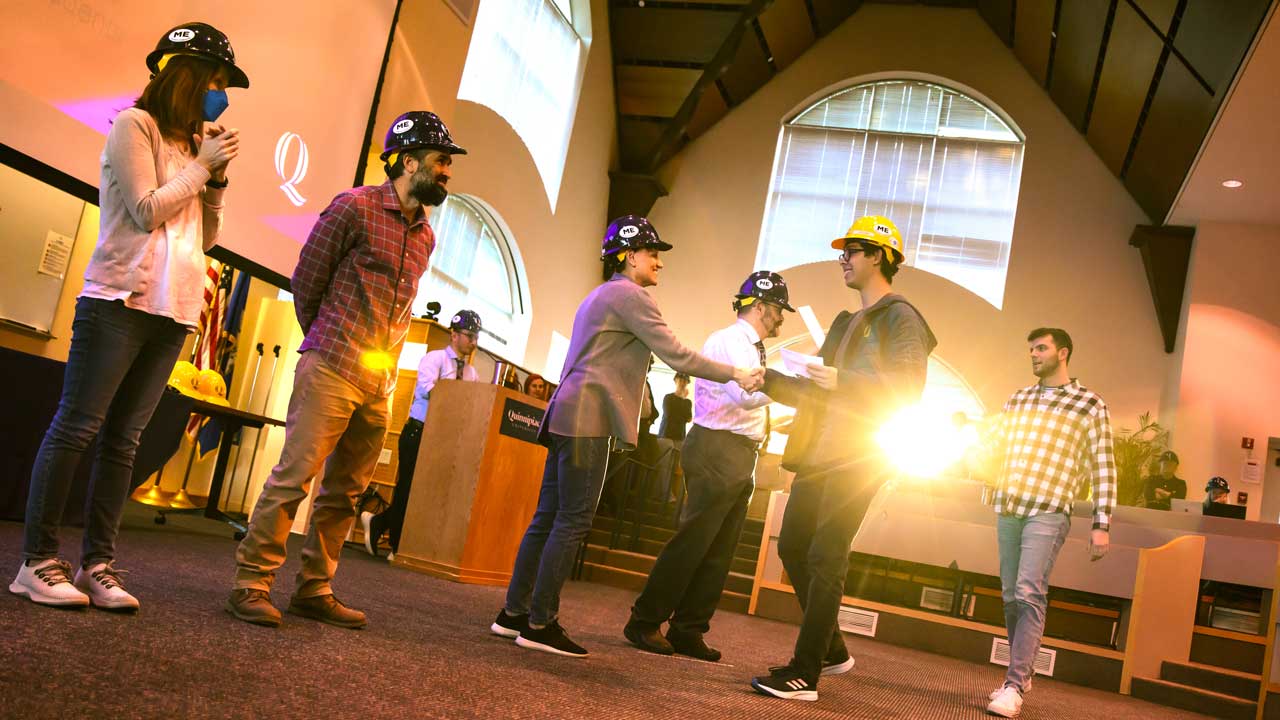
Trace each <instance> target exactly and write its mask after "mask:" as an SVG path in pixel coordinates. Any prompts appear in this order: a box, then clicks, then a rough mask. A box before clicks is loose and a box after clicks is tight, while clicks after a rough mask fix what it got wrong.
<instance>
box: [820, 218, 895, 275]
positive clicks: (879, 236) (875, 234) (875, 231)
mask: <svg viewBox="0 0 1280 720" xmlns="http://www.w3.org/2000/svg"><path fill="white" fill-rule="evenodd" d="M850 240H862V241H864V242H869V243H871V244H872V245H876V246H879V247H882V248H884V250H885V253H887V254H890V255H891V257H892V259H893V261H894V263H900V262H902V261H903V260H904V259H905V258H906V257H907V256H906V254H905V253H903V251H902V233H900V232H898V226H897V225H894V224H893V221H892V220H890V219H889V218H887V217H885V216H883V215H866V216H863V217H860V218H858V219H857V220H854V221H853V224H852V225H850V226H849V230H848V231H847V232H845V234H844V236H843V237H838V238H836V239H835V240H832V241H831V247H833V248H835V249H836V250H843V249H844V246H845V245H847V244H848V243H849V241H850ZM890 250H892V251H893V252H892V253H889V251H890Z"/></svg>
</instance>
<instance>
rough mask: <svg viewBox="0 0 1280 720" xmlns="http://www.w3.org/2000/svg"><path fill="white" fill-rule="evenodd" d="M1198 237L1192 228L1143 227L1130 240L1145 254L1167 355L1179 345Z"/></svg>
mask: <svg viewBox="0 0 1280 720" xmlns="http://www.w3.org/2000/svg"><path fill="white" fill-rule="evenodd" d="M1195 234H1196V231H1195V228H1189V227H1178V226H1174V225H1166V226H1163V227H1155V226H1152V225H1139V226H1137V227H1135V228H1134V229H1133V235H1132V236H1131V237H1130V238H1129V245H1131V246H1132V247H1135V248H1138V252H1140V253H1142V266H1143V268H1144V269H1145V270H1146V272H1147V286H1148V287H1149V288H1150V289H1151V300H1152V302H1154V303H1155V308H1156V321H1157V322H1158V323H1159V325H1160V335H1161V336H1162V337H1163V338H1164V351H1165V352H1166V353H1172V352H1173V348H1174V346H1175V345H1176V344H1177V342H1178V325H1179V324H1180V323H1181V321H1182V298H1183V295H1184V294H1185V293H1186V289H1187V268H1189V267H1190V266H1191V242H1192V239H1193V238H1194V237H1195Z"/></svg>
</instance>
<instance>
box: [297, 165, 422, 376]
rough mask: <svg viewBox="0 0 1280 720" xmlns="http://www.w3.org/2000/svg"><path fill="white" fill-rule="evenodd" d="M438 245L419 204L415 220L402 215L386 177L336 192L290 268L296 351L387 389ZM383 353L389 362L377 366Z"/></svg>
mask: <svg viewBox="0 0 1280 720" xmlns="http://www.w3.org/2000/svg"><path fill="white" fill-rule="evenodd" d="M435 244H436V239H435V233H434V232H432V230H431V226H430V225H428V224H427V220H426V217H425V216H424V214H423V213H422V211H421V210H419V211H418V216H417V218H415V219H414V221H413V222H412V223H409V222H407V221H406V220H405V219H404V214H403V213H402V212H401V211H400V200H399V198H397V197H396V191H395V189H394V188H393V187H392V186H391V183H390V182H389V181H388V182H385V183H383V184H382V185H379V186H372V185H370V186H365V187H358V188H352V189H351V190H348V191H346V192H343V193H341V194H339V195H338V196H337V197H335V198H334V199H333V202H331V203H329V207H327V208H325V210H324V212H322V213H321V214H320V219H319V220H318V221H317V222H316V224H315V227H313V228H312V229H311V236H310V237H308V238H307V243H306V244H305V245H304V246H303V247H302V252H301V254H300V255H299V256H298V264H297V266H296V267H295V268H294V271H293V280H292V290H293V299H294V312H295V313H296V314H297V316H298V324H299V325H301V326H302V331H303V332H304V333H306V335H307V337H306V339H305V340H303V342H302V347H300V348H299V349H298V352H309V351H315V352H318V353H320V357H321V359H323V360H324V361H325V363H326V364H328V365H329V366H330V367H332V368H333V369H334V370H335V371H336V372H337V373H338V374H339V375H341V376H342V377H344V378H346V379H347V380H348V381H350V382H351V383H352V384H353V385H355V386H356V387H358V388H360V389H361V390H364V391H365V392H369V393H374V394H377V395H388V394H390V393H391V391H392V390H394V389H395V385H396V364H397V361H398V360H399V357H400V349H401V347H402V346H403V345H404V339H405V336H406V335H408V332H409V309H410V305H411V304H412V303H413V298H414V296H415V295H417V292H418V280H419V279H420V278H421V277H422V275H423V273H425V272H426V271H427V264H428V262H429V261H430V259H431V251H432V250H434V249H435ZM379 358H381V359H383V360H384V361H385V360H387V359H389V360H390V363H389V364H390V367H378V363H377V359H379ZM383 364H384V365H385V364H386V363H385V362H384V363H383Z"/></svg>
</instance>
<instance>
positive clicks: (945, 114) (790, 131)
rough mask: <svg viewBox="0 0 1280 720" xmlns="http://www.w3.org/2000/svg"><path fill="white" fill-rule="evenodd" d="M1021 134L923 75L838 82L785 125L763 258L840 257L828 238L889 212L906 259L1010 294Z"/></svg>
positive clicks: (780, 263) (997, 300) (778, 264)
mask: <svg viewBox="0 0 1280 720" xmlns="http://www.w3.org/2000/svg"><path fill="white" fill-rule="evenodd" d="M1022 153H1023V138H1022V136H1021V135H1020V134H1019V133H1018V132H1017V131H1016V130H1015V129H1014V128H1012V127H1011V126H1010V125H1009V124H1008V123H1006V122H1005V121H1004V120H1002V119H1001V118H1000V117H999V116H998V115H997V114H996V113H994V112H992V110H991V109H989V108H987V107H986V106H985V105H983V104H982V103H980V102H978V101H977V100H974V99H973V98H970V97H968V96H966V95H963V94H961V93H959V92H956V91H955V90H952V89H950V88H946V87H943V86H941V85H937V84H934V83H928V82H922V81H917V80H886V81H878V82H871V83H865V84H861V85H856V86H853V87H850V88H846V89H843V90H840V91H838V92H836V93H834V94H832V95H829V96H828V97H826V98H824V99H822V100H821V101H819V102H817V103H815V104H813V105H811V106H810V107H808V108H806V109H805V110H803V111H801V112H800V113H799V114H798V115H796V116H795V117H794V118H792V119H791V120H790V121H788V122H786V123H784V124H783V126H782V130H781V133H780V135H779V138H778V149H777V154H776V156H775V159H774V171H773V179H772V182H771V185H770V188H769V199H768V204H767V205H766V208H765V216H764V223H763V225H762V228H761V233H760V248H759V251H758V254H757V257H756V260H757V261H756V267H758V268H766V267H767V268H769V269H771V270H776V271H782V270H785V269H787V268H790V267H795V266H797V265H802V264H805V263H811V262H816V261H820V260H830V259H832V258H834V257H835V253H834V251H832V250H831V249H830V247H829V246H828V243H827V242H826V241H825V239H828V238H835V237H839V236H840V235H841V234H842V233H843V232H844V231H845V229H846V228H847V227H848V226H849V224H850V223H851V222H852V221H853V219H854V218H856V217H859V216H862V215H884V216H887V217H889V218H890V219H892V220H893V221H894V223H895V224H897V226H898V229H899V230H901V231H902V235H903V238H904V240H905V242H906V247H905V250H906V262H907V264H908V265H911V266H914V267H916V268H919V269H921V270H927V271H929V272H931V273H934V274H935V275H940V276H942V277H945V278H947V279H949V280H951V281H952V282H955V283H957V284H959V285H961V286H963V287H965V288H968V289H969V290H971V291H972V292H974V293H976V294H977V295H979V296H981V297H982V298H984V299H986V300H987V301H988V302H990V303H991V304H992V305H994V306H995V307H997V308H998V307H1001V305H1002V303H1003V301H1004V284H1005V273H1006V271H1007V270H1008V267H1009V246H1010V243H1011V242H1012V239H1013V219H1014V213H1015V211H1016V209H1017V201H1018V186H1019V182H1020V180H1021V176H1022Z"/></svg>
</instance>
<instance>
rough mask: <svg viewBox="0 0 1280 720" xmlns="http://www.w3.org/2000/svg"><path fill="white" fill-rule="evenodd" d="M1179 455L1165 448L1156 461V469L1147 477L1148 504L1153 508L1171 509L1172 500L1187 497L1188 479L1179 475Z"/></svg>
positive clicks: (1146, 495) (1146, 494)
mask: <svg viewBox="0 0 1280 720" xmlns="http://www.w3.org/2000/svg"><path fill="white" fill-rule="evenodd" d="M1177 472H1178V456H1177V454H1175V453H1174V452H1173V451H1172V450H1165V451H1164V452H1163V453H1161V455H1160V458H1159V459H1158V460H1157V461H1156V466H1155V471H1154V472H1153V473H1152V474H1151V475H1150V476H1149V477H1148V478H1147V487H1146V492H1145V493H1144V495H1145V497H1146V501H1147V502H1146V506H1147V507H1148V508H1151V509H1152V510H1171V509H1172V508H1173V503H1172V502H1171V500H1173V499H1174V498H1177V499H1178V500H1185V499H1187V481H1186V480H1183V479H1182V478H1180V477H1178V476H1177Z"/></svg>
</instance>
